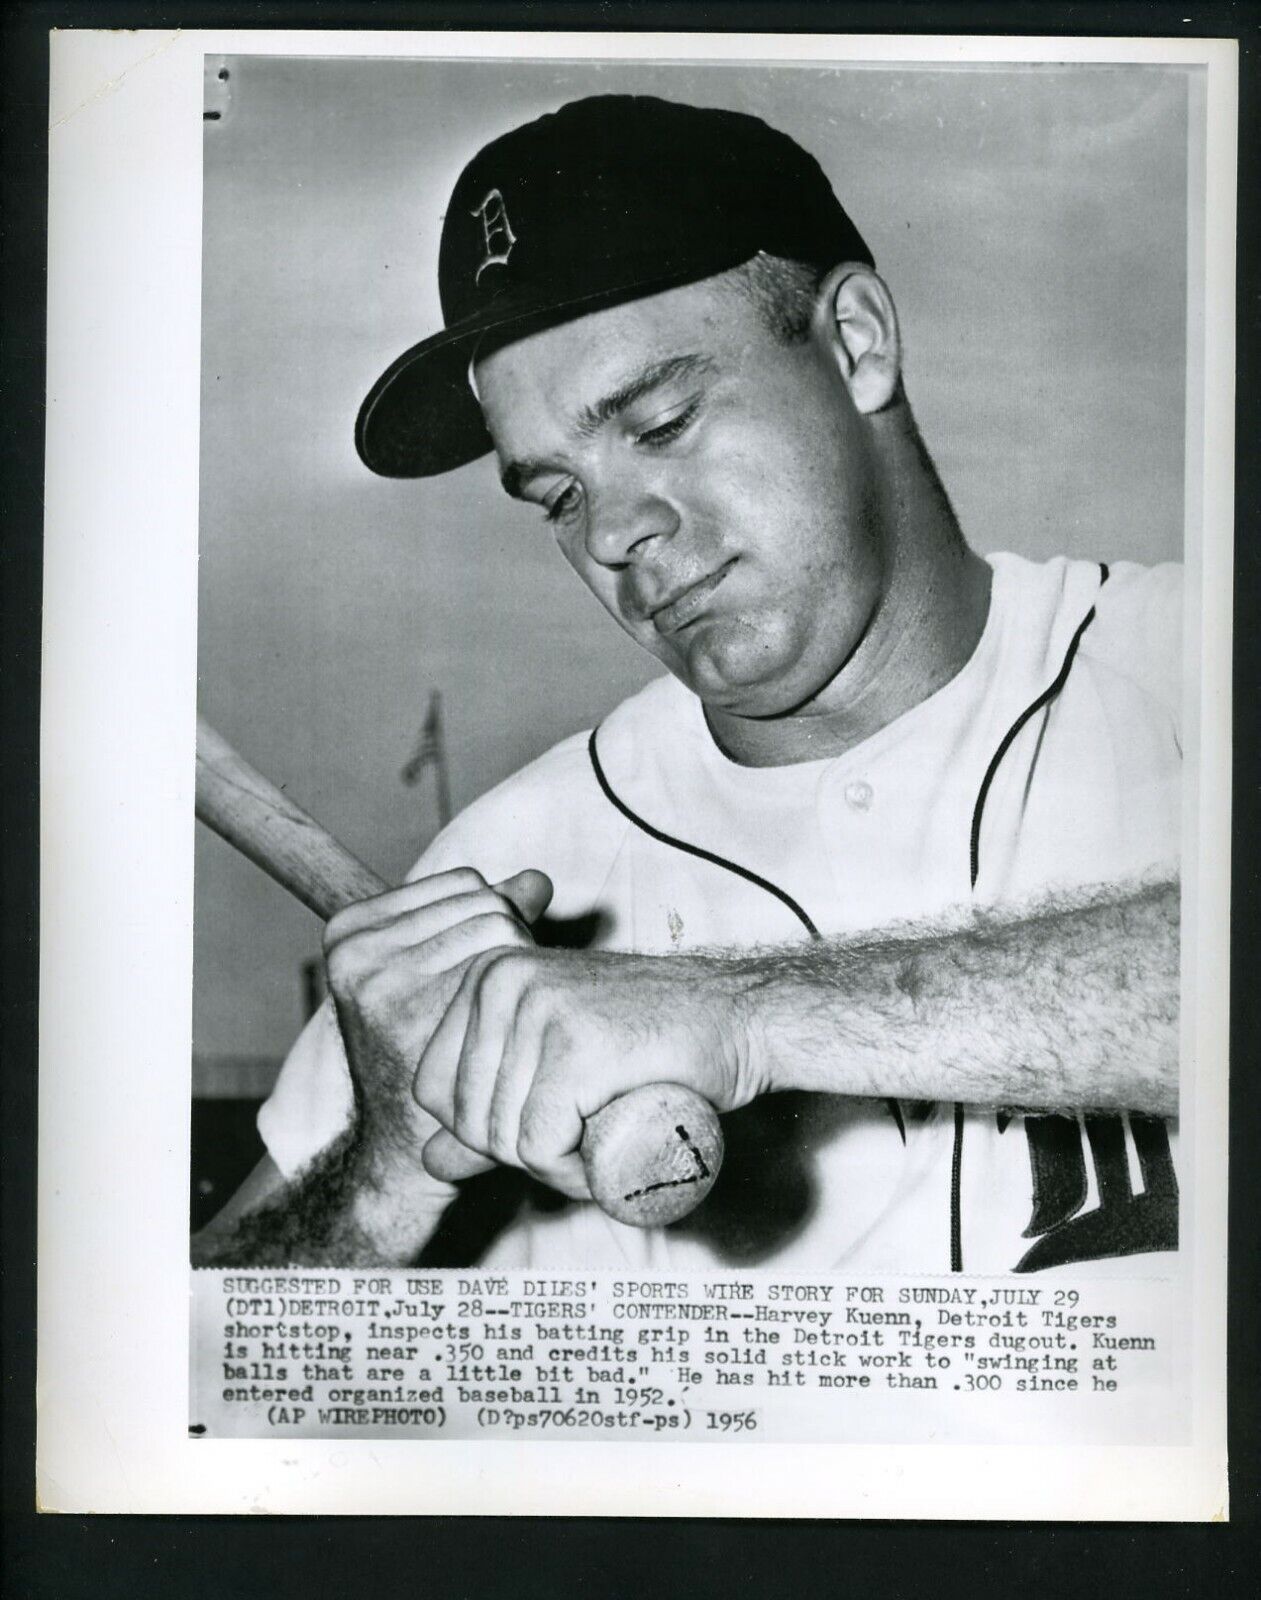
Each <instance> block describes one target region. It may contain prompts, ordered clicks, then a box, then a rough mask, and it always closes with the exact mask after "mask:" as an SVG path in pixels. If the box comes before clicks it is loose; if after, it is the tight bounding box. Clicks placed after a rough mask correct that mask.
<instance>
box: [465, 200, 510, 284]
mask: <svg viewBox="0 0 1261 1600" xmlns="http://www.w3.org/2000/svg"><path fill="white" fill-rule="evenodd" d="M469 214H470V216H474V217H477V218H479V219H480V221H481V224H482V243H483V246H484V248H485V252H486V253H485V255H484V256H483V257H482V262H481V265H480V266H479V267H478V269H477V271H476V272H475V273H474V274H473V282H474V283H480V282H481V277H482V273H483V272H485V270H486V268H487V267H493V266H501V267H503V266H507V264H508V257H509V256H510V255H511V254H512V247H513V245H514V244H516V242H517V236H516V234H515V233H513V231H512V224H511V223H510V222H509V221H508V208H507V206H506V205H504V197H503V195H502V194H500V192H499V190H498V189H490V190H488V191H487V194H486V198H485V199H484V200H483V201H482V203H481V205H480V206H477V207H476V208H475V209H474V210H473V211H472V212H470V213H469Z"/></svg>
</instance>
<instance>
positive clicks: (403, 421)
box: [355, 248, 757, 478]
mask: <svg viewBox="0 0 1261 1600" xmlns="http://www.w3.org/2000/svg"><path fill="white" fill-rule="evenodd" d="M756 253H757V252H756V248H754V249H752V250H745V251H743V252H742V253H740V254H738V255H736V256H735V257H734V258H733V256H732V253H731V251H730V250H728V251H727V252H725V253H724V254H723V255H722V256H721V257H718V258H709V259H707V260H702V261H696V260H692V261H690V262H688V264H687V265H686V266H682V265H679V266H676V267H675V268H674V269H673V270H667V271H665V272H654V273H653V274H652V275H651V276H650V277H645V276H643V275H639V276H637V277H635V278H633V279H630V280H628V281H625V282H621V283H618V284H616V285H615V286H613V287H609V288H604V289H600V290H598V291H596V292H595V293H593V294H585V295H575V296H572V297H569V298H565V299H560V300H557V301H553V302H551V303H549V304H547V305H542V306H541V305H540V304H539V302H538V299H537V297H536V296H531V297H530V300H529V303H522V302H521V301H519V300H518V301H517V302H516V303H515V304H514V303H513V302H512V301H511V300H510V299H509V297H507V296H505V297H504V299H502V300H500V301H497V302H495V303H494V304H493V305H490V306H487V307H486V308H485V309H484V310H481V311H479V312H478V313H477V314H476V315H475V316H473V317H468V318H466V319H465V320H464V321H463V322H461V323H456V324H453V325H452V326H451V327H449V328H444V329H443V330H442V332H441V333H437V334H434V335H433V336H432V337H431V338H428V339H423V340H422V341H421V342H420V343H419V344H414V345H412V347H411V349H410V350H405V351H404V352H403V354H402V355H401V356H399V358H398V360H397V361H395V362H393V363H392V364H391V365H390V366H389V367H387V368H386V370H385V371H384V372H383V373H382V374H381V376H380V377H379V378H378V379H377V381H376V382H375V383H374V384H373V386H372V388H371V389H370V390H369V392H368V395H367V398H366V399H365V400H364V402H363V405H362V406H360V408H359V416H358V419H357V420H356V423H355V448H356V450H358V452H359V457H360V459H361V460H362V461H363V463H364V465H365V466H366V467H368V468H369V469H370V470H371V471H372V472H375V473H377V474H378V475H379V476H380V477H383V478H430V477H434V476H436V475H437V474H438V473H441V472H451V471H453V470H454V469H455V468H456V467H462V466H465V465H466V464H467V463H468V462H470V461H476V460H477V458H478V457H479V456H483V455H485V454H486V453H487V451H488V450H491V449H492V448H493V445H492V443H491V438H490V435H489V434H488V433H487V431H486V424H485V423H484V422H483V420H482V409H481V406H480V405H479V404H478V403H477V397H476V395H474V393H473V390H472V388H471V387H470V386H469V376H468V375H469V362H470V360H471V359H472V357H473V353H474V351H475V350H476V348H477V345H478V342H479V341H480V340H481V339H482V338H483V336H484V335H486V334H487V333H492V332H508V333H513V334H515V335H516V336H518V337H522V338H524V337H525V336H526V334H528V333H534V332H539V331H541V330H542V329H543V328H546V327H554V326H555V325H556V324H558V323H561V322H569V321H572V320H573V318H575V317H581V316H586V315H587V314H588V313H590V312H594V311H603V310H606V309H607V308H608V307H610V306H613V305H617V304H618V303H619V302H622V301H626V300H634V299H638V298H639V297H640V296H641V295H645V294H655V293H658V292H659V291H661V290H664V289H671V288H679V287H681V286H682V285H683V284H686V283H695V282H697V281H699V280H700V279H701V278H708V277H712V276H713V275H714V274H715V273H718V272H725V271H726V270H727V269H728V268H730V267H735V266H739V265H740V264H741V263H742V262H744V261H747V260H749V259H750V257H751V256H752V255H755V254H756Z"/></svg>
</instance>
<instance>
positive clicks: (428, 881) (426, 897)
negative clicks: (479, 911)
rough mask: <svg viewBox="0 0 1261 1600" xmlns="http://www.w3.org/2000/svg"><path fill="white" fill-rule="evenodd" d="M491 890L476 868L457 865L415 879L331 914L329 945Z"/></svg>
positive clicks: (327, 946) (327, 932)
mask: <svg viewBox="0 0 1261 1600" xmlns="http://www.w3.org/2000/svg"><path fill="white" fill-rule="evenodd" d="M487 889H489V885H488V884H487V882H486V879H485V878H483V877H482V875H481V873H480V872H478V871H477V870H476V869H475V868H473V867H454V868H452V869H451V870H450V871H448V872H435V873H433V874H432V875H431V876H429V877H426V878H415V879H413V880H412V882H410V883H404V884H401V885H400V886H399V888H397V889H387V890H386V891H385V893H384V894H377V895H373V896H372V898H371V899H370V900H359V901H356V902H355V904H354V905H350V906H347V907H345V909H344V910H342V911H339V912H337V914H336V915H335V916H333V917H330V918H329V921H328V926H327V928H326V929H325V939H324V942H325V948H326V949H327V948H329V947H330V945H332V944H338V943H340V942H341V941H342V940H343V939H346V938H349V937H350V935H351V934H353V933H359V932H361V931H362V930H363V929H365V928H375V927H380V926H381V925H382V924H385V923H390V922H393V921H395V920H397V918H398V917H400V916H401V915H403V914H404V913H405V912H408V911H415V910H419V909H420V908H422V907H424V906H428V905H432V904H434V903H435V902H437V901H440V900H449V899H451V898H453V897H457V896H460V895H467V894H477V893H478V892H479V891H481V890H487Z"/></svg>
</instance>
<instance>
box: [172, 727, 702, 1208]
mask: <svg viewBox="0 0 1261 1600" xmlns="http://www.w3.org/2000/svg"><path fill="white" fill-rule="evenodd" d="M197 815H198V817H199V818H200V819H201V821H202V822H204V823H205V824H206V825H207V827H209V828H212V829H213V830H214V832H215V833H217V834H218V835H219V836H220V837H221V838H223V839H226V840H227V842H228V843H229V844H230V845H232V846H234V847H235V848H236V849H237V850H240V851H241V852H242V854H244V855H246V856H248V857H249V858H250V860H251V861H253V862H255V863H256V864H257V865H258V866H260V867H261V868H262V869H263V871H264V872H266V873H267V874H268V875H269V876H270V877H272V878H274V879H275V880H276V882H277V883H279V884H280V885H281V886H282V887H283V888H285V889H288V890H289V892H290V893H291V894H293V895H296V896H297V898H298V899H299V900H301V902H302V903H303V905H305V906H308V907H309V908H310V909H311V910H312V911H314V912H315V914H316V916H318V917H323V918H324V919H325V920H327V919H328V918H329V917H331V916H333V914H334V913H335V912H337V911H340V910H341V909H342V907H343V906H348V905H352V904H353V903H354V902H355V901H357V900H368V899H371V898H372V896H373V895H378V894H382V893H383V892H384V891H385V889H386V887H387V885H386V884H385V883H384V882H383V881H382V880H381V879H380V878H379V877H377V875H376V873H375V872H373V871H372V869H371V868H370V867H366V866H365V865H364V864H363V862H362V861H360V860H359V859H358V857H356V856H353V855H351V853H350V851H349V850H347V849H346V848H345V847H344V846H343V845H341V844H339V843H338V842H337V840H336V839H334V838H333V836H332V835H331V834H330V833H327V832H326V831H325V830H324V829H323V828H322V827H321V826H320V825H319V823H318V822H316V821H315V819H314V818H313V817H310V816H308V814H307V813H306V812H305V811H303V809H302V807H301V806H298V805H295V804H294V802H293V801H292V800H290V799H289V797H288V795H286V794H284V793H282V792H281V790H279V789H278V788H276V786H275V784H273V783H269V782H268V780H267V779H266V778H264V777H263V776H262V774H261V773H259V772H256V771H255V770H254V768H253V767H251V766H250V764H249V763H248V762H247V761H246V760H244V758H243V757H241V756H240V755H238V754H237V752H236V751H235V750H234V749H233V748H232V746H231V745H230V744H229V743H228V742H227V740H226V739H224V738H222V737H221V736H220V735H219V734H218V733H216V732H215V730H214V729H213V728H212V727H211V726H210V725H209V723H207V722H206V721H205V720H204V719H203V718H200V717H199V718H198V720H197ZM579 1149H580V1153H581V1155H582V1161H583V1166H584V1168H585V1170H586V1175H587V1182H588V1184H589V1185H590V1188H591V1194H592V1197H593V1198H594V1199H595V1201H596V1203H597V1204H598V1205H599V1206H600V1207H601V1208H602V1209H603V1210H604V1211H606V1212H608V1214H609V1215H610V1216H611V1217H614V1218H616V1219H617V1221H619V1222H628V1223H630V1224H632V1225H633V1226H635V1227H639V1228H655V1227H664V1226H666V1224H668V1223H671V1222H676V1221H678V1219H679V1218H680V1217H685V1216H686V1215H687V1214H688V1212H689V1211H692V1210H694V1209H695V1207H696V1206H698V1205H699V1204H700V1202H701V1201H702V1200H703V1199H704V1198H705V1196H706V1195H707V1194H708V1193H709V1191H710V1189H711V1188H712V1187H713V1184H714V1179H715V1178H716V1177H717V1176H718V1169H719V1167H720V1166H721V1165H722V1157H723V1137H722V1129H721V1127H720V1126H719V1123H718V1117H717V1114H716V1113H715V1111H714V1108H713V1107H712V1106H711V1105H710V1104H709V1102H708V1101H706V1100H703V1099H702V1098H701V1096H700V1095H698V1094H696V1093H695V1092H694V1091H693V1090H691V1089H687V1088H684V1086H683V1085H682V1084H678V1083H658V1084H650V1085H645V1086H644V1087H642V1088H639V1089H632V1090H631V1091H630V1092H629V1093H627V1094H624V1095H620V1096H619V1097H618V1098H617V1099H616V1100H611V1101H610V1102H609V1103H608V1105H606V1106H604V1107H602V1108H601V1109H600V1110H599V1111H597V1112H596V1113H595V1114H594V1115H593V1116H590V1117H588V1118H587V1120H586V1123H585V1126H584V1129H583V1136H582V1143H581V1145H580V1146H579Z"/></svg>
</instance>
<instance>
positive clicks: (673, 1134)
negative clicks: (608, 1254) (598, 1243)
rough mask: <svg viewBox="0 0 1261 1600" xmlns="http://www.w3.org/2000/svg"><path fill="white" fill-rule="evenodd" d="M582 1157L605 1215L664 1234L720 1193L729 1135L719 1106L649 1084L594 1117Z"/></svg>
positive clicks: (673, 1086)
mask: <svg viewBox="0 0 1261 1600" xmlns="http://www.w3.org/2000/svg"><path fill="white" fill-rule="evenodd" d="M581 1152H582V1159H583V1165H584V1166H585V1168H586V1173H587V1182H588V1184H589V1185H590V1188H591V1195H592V1198H593V1199H594V1200H595V1202H596V1204H597V1205H598V1206H599V1207H600V1209H601V1210H602V1211H606V1212H607V1213H608V1214H609V1216H611V1217H613V1218H615V1219H616V1220H617V1221H618V1222H627V1223H629V1224H630V1225H631V1226H632V1227H635V1228H664V1227H665V1226H666V1225H667V1223H671V1222H677V1221H678V1220H679V1218H680V1217H685V1216H687V1214H688V1212H689V1211H692V1210H694V1209H695V1207H696V1206H698V1205H700V1203H701V1201H702V1200H703V1199H704V1198H705V1196H706V1195H707V1194H708V1193H709V1191H710V1190H711V1189H712V1188H713V1186H714V1179H715V1178H717V1176H718V1170H719V1168H720V1167H721V1166H722V1157H723V1138H722V1128H721V1126H720V1125H719V1122H718V1114H717V1112H716V1111H715V1110H714V1108H713V1106H711V1105H710V1104H709V1102H708V1101H707V1100H703V1099H702V1098H701V1097H700V1095H698V1094H696V1093H695V1092H694V1091H693V1090H691V1089H685V1088H684V1087H683V1085H682V1084H679V1083H653V1084H645V1085H644V1086H643V1087H642V1088H639V1089H632V1090H630V1091H629V1093H627V1094H624V1095H619V1097H618V1098H617V1099H616V1100H611V1101H610V1102H609V1103H608V1105H606V1106H605V1107H603V1109H602V1110H600V1111H597V1112H596V1114H595V1115H594V1116H592V1117H588V1118H587V1124H586V1129H585V1131H584V1133H583V1138H582V1145H581Z"/></svg>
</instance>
